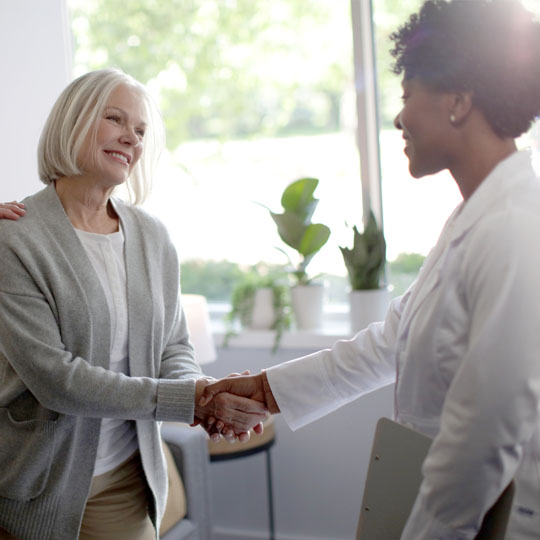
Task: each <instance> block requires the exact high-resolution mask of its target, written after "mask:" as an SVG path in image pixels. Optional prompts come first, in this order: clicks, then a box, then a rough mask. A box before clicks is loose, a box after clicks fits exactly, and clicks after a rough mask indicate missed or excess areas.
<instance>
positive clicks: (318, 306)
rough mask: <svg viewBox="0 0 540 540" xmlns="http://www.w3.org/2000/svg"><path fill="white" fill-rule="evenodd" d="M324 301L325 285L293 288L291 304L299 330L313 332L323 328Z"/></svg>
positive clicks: (317, 284) (296, 286)
mask: <svg viewBox="0 0 540 540" xmlns="http://www.w3.org/2000/svg"><path fill="white" fill-rule="evenodd" d="M323 301H324V284H323V283H313V284H310V285H295V286H294V287H291V304H292V309H293V313H294V319H295V321H296V327H297V328H298V329H299V330H312V329H314V328H320V327H321V326H322V316H323Z"/></svg>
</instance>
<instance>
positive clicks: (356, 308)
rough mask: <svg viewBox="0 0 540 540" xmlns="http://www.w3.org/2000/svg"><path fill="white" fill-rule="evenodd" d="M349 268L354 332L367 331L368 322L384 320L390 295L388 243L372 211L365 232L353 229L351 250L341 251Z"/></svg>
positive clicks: (342, 249) (343, 248) (351, 315)
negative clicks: (387, 274) (365, 329)
mask: <svg viewBox="0 0 540 540" xmlns="http://www.w3.org/2000/svg"><path fill="white" fill-rule="evenodd" d="M339 249H340V250H341V253H342V255H343V260H344V261H345V266H346V267H347V273H348V276H349V283H350V285H351V291H350V293H349V299H350V321H351V330H353V331H357V330H361V329H362V328H365V327H366V326H367V325H368V324H369V323H371V322H374V321H379V320H383V319H384V317H385V315H386V311H387V309H388V304H389V302H390V292H389V290H388V287H387V284H386V276H385V266H386V242H385V239H384V233H383V230H382V228H379V226H378V225H377V221H376V220H375V216H374V215H373V212H372V211H371V210H370V212H369V218H368V221H367V224H366V225H365V226H364V231H363V232H362V233H360V232H359V231H358V228H357V227H356V225H355V226H354V227H353V246H352V248H347V247H341V246H340V248H339Z"/></svg>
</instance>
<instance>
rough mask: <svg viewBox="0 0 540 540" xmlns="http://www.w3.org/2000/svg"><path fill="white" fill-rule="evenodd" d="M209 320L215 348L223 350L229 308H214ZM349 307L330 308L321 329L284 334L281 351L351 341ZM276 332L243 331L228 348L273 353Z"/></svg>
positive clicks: (232, 339) (326, 310) (215, 305)
mask: <svg viewBox="0 0 540 540" xmlns="http://www.w3.org/2000/svg"><path fill="white" fill-rule="evenodd" d="M209 307H210V316H211V323H212V333H213V335H214V339H215V341H216V345H217V346H219V347H221V346H223V342H224V338H225V334H226V328H225V323H224V322H223V317H224V315H225V314H226V313H227V311H228V305H226V304H211V305H210V306H209ZM352 336H353V333H352V332H351V330H350V325H349V317H348V306H347V305H346V304H343V305H332V306H327V307H326V308H325V311H324V315H323V324H322V327H321V328H317V329H312V330H297V329H291V330H288V331H286V332H284V333H283V335H282V336H281V341H280V344H279V348H280V349H313V350H319V349H326V348H329V347H332V345H333V344H334V343H335V342H336V341H339V340H340V339H350V338H351V337H352ZM274 340H275V332H274V331H273V330H249V329H240V330H238V333H237V334H235V335H234V336H231V337H230V338H229V343H228V347H238V348H262V349H271V348H272V347H273V346H274Z"/></svg>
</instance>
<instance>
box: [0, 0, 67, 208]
mask: <svg viewBox="0 0 540 540" xmlns="http://www.w3.org/2000/svg"><path fill="white" fill-rule="evenodd" d="M68 30H69V25H68V24H67V10H66V7H65V0H16V1H13V0H0V51H2V54H1V55H0V73H1V74H2V77H1V81H2V82H1V84H0V112H1V118H2V129H0V149H1V150H0V151H1V161H2V173H1V179H0V186H1V189H0V201H8V200H13V199H21V198H23V197H24V196H26V195H30V194H31V193H34V192H35V191H37V190H38V189H40V188H41V187H43V184H42V183H41V182H40V181H39V179H38V176H37V161H36V149H37V143H38V140H39V135H40V133H41V128H42V127H43V124H44V122H45V119H46V117H47V114H48V112H49V110H50V108H51V106H52V104H53V103H54V101H55V100H56V98H57V96H58V95H59V93H60V92H61V90H62V89H63V88H64V87H65V86H66V84H67V83H68V82H69V80H70V78H71V75H70V74H71V43H70V33H69V31H68Z"/></svg>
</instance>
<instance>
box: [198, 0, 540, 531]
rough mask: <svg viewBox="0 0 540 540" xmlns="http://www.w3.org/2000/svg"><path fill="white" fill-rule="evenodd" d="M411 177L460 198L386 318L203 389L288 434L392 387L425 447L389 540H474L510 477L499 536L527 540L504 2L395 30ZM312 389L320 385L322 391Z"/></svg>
mask: <svg viewBox="0 0 540 540" xmlns="http://www.w3.org/2000/svg"><path fill="white" fill-rule="evenodd" d="M391 39H392V40H393V41H394V49H393V55H394V57H395V59H396V64H395V72H396V73H397V74H403V109H402V110H401V112H400V113H399V114H398V115H397V117H396V119H395V125H396V128H397V129H399V130H401V132H402V134H403V139H404V141H405V154H406V155H407V157H408V159H409V168H410V172H411V174H412V175H413V176H414V177H417V178H419V177H422V176H425V175H429V174H433V173H436V172H438V171H442V170H444V169H448V170H449V171H450V173H451V174H452V176H453V178H454V179H455V181H456V183H457V185H458V187H459V189H460V191H461V193H462V195H463V202H462V203H461V204H460V205H459V206H458V208H457V209H456V210H455V212H454V213H453V214H452V215H451V217H450V218H449V220H448V222H447V224H446V226H445V228H444V230H443V232H442V234H441V237H440V239H439V241H438V243H437V245H436V246H435V248H434V249H433V251H432V252H431V253H430V255H429V256H428V258H427V259H426V262H425V264H424V267H423V268H422V270H421V272H420V275H419V277H418V280H417V281H416V283H414V285H413V286H412V287H411V288H410V289H409V291H408V292H407V293H406V294H405V295H404V296H403V297H401V298H398V299H396V300H394V302H393V303H392V305H391V308H390V310H389V312H388V315H387V317H386V319H385V321H384V322H381V323H376V324H372V325H370V326H369V327H368V328H367V329H365V330H363V331H361V332H360V333H359V334H358V335H356V337H355V338H354V339H353V340H351V341H341V342H338V343H337V344H336V345H335V346H334V347H333V348H332V350H325V351H321V352H318V353H315V354H312V355H310V356H307V357H304V358H300V359H297V360H293V361H291V362H288V363H285V364H282V365H278V366H275V367H272V368H270V369H268V370H266V372H264V373H262V374H259V375H255V376H252V377H241V378H239V379H235V380H225V381H222V382H218V383H216V385H215V386H209V387H208V388H207V389H206V396H205V398H204V399H203V400H202V402H203V403H204V402H207V400H208V399H209V398H211V396H213V395H217V393H218V392H219V391H221V390H228V391H232V392H236V393H238V394H241V395H246V396H251V397H255V398H257V399H260V400H261V401H262V402H264V403H267V404H268V406H269V407H270V409H271V411H273V412H278V411H280V410H281V412H282V413H283V415H284V417H285V420H286V421H287V422H288V424H289V425H290V426H291V427H292V428H293V429H296V428H298V427H301V426H303V425H305V424H307V423H308V422H312V421H313V420H316V419H317V418H319V417H321V416H323V415H325V414H327V413H329V412H330V411H332V410H334V409H336V408H337V407H340V406H341V405H344V404H345V403H347V402H349V401H351V400H353V399H355V398H357V397H358V396H360V395H362V394H365V393H366V392H369V391H371V390H374V389H376V388H379V387H381V386H382V385H385V384H388V383H390V382H395V383H396V390H395V416H396V419H397V420H398V421H399V422H401V423H403V424H406V425H409V426H411V427H413V428H414V429H416V430H418V431H420V432H422V433H425V434H427V435H429V436H431V437H434V443H433V445H432V447H431V450H430V452H429V454H428V456H427V459H426V461H425V463H424V466H423V474H424V480H423V483H422V486H421V489H420V493H419V495H418V498H417V500H416V503H415V505H414V508H413V511H412V514H411V516H410V518H409V520H408V523H407V526H406V529H405V531H404V532H403V534H402V537H401V538H402V540H432V539H434V538H437V539H441V540H446V539H448V540H454V539H455V540H458V539H460V540H461V539H472V538H474V537H475V534H476V532H477V531H478V529H479V526H480V524H481V522H482V518H483V516H484V515H485V513H486V511H487V510H488V509H489V508H490V506H491V505H492V504H493V503H494V502H495V500H496V499H497V498H498V496H499V495H500V494H501V492H502V491H503V490H504V488H505V487H506V486H507V485H508V483H509V482H510V481H511V480H512V478H515V480H516V487H517V491H516V504H515V506H514V511H513V514H512V516H511V521H510V525H509V531H508V538H509V540H510V539H511V540H526V539H527V540H532V539H533V538H534V539H537V538H539V535H540V301H539V298H540V241H539V238H540V181H539V179H538V177H537V176H536V174H535V172H534V171H533V168H532V166H531V156H530V155H529V153H528V152H526V151H525V152H518V151H517V149H516V143H515V139H516V138H517V137H519V136H520V135H521V134H523V133H524V132H526V131H527V129H528V128H529V127H530V126H531V123H532V122H533V120H534V119H535V117H537V116H538V115H539V114H540V23H539V22H538V21H537V20H535V19H534V17H533V16H532V15H531V14H530V13H529V12H527V11H526V10H525V9H524V8H523V7H521V5H520V4H519V3H518V2H515V1H504V0H502V1H487V0H475V1H463V0H453V1H450V2H447V1H443V0H433V1H427V2H425V3H424V5H423V6H422V8H421V10H420V12H419V13H418V14H415V15H413V16H411V18H410V20H409V21H408V22H407V23H406V24H405V25H404V26H402V27H401V28H400V29H399V30H398V31H397V32H395V33H394V34H393V35H392V36H391ZM321 389H324V390H323V391H321Z"/></svg>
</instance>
